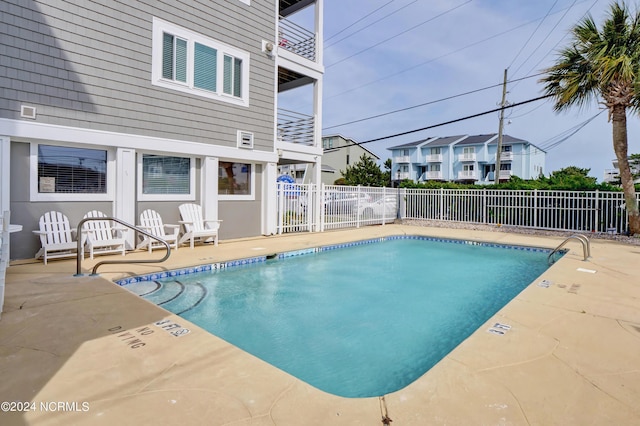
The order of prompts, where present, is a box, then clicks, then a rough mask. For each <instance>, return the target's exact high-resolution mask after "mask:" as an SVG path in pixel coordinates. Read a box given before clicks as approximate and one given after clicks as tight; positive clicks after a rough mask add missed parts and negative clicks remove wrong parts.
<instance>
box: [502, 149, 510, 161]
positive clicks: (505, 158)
mask: <svg viewBox="0 0 640 426" xmlns="http://www.w3.org/2000/svg"><path fill="white" fill-rule="evenodd" d="M512 160H513V151H503V152H501V153H500V161H512Z"/></svg>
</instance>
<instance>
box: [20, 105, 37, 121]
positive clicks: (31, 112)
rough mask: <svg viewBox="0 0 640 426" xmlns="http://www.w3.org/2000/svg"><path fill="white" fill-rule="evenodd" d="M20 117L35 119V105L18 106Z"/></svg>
mask: <svg viewBox="0 0 640 426" xmlns="http://www.w3.org/2000/svg"><path fill="white" fill-rule="evenodd" d="M20 117H22V118H31V119H33V120H35V119H36V107H33V106H28V105H22V106H21V107H20Z"/></svg>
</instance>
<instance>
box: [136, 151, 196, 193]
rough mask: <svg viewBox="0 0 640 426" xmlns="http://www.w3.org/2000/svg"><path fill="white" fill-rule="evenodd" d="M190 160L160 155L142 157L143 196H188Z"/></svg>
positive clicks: (189, 189)
mask: <svg viewBox="0 0 640 426" xmlns="http://www.w3.org/2000/svg"><path fill="white" fill-rule="evenodd" d="M190 173H191V159H190V158H183V157H167V156H162V155H149V154H144V155H143V156H142V193H143V194H189V193H190V192H191V176H190Z"/></svg>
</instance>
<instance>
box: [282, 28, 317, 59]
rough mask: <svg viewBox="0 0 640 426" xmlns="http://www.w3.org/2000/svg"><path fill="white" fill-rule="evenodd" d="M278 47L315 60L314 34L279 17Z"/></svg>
mask: <svg viewBox="0 0 640 426" xmlns="http://www.w3.org/2000/svg"><path fill="white" fill-rule="evenodd" d="M278 47H279V48H281V49H285V50H288V51H289V52H292V53H295V54H296V55H299V56H302V57H303V58H306V59H309V60H310V61H313V62H315V60H316V35H315V34H314V33H313V32H311V31H309V30H307V29H305V28H302V27H301V26H299V25H297V24H294V23H293V22H291V21H288V20H286V19H284V18H283V17H280V21H279V26H278Z"/></svg>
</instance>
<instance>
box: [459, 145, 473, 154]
mask: <svg viewBox="0 0 640 426" xmlns="http://www.w3.org/2000/svg"><path fill="white" fill-rule="evenodd" d="M475 152H476V148H475V147H473V146H466V147H464V148H462V153H463V154H475Z"/></svg>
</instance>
